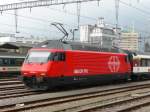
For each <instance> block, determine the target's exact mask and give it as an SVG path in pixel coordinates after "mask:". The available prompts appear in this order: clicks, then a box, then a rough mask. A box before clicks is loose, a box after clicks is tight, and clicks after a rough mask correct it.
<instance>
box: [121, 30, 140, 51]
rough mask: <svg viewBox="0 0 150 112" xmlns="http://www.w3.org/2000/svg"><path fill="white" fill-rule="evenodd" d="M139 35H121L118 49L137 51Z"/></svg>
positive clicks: (128, 33)
mask: <svg viewBox="0 0 150 112" xmlns="http://www.w3.org/2000/svg"><path fill="white" fill-rule="evenodd" d="M139 38H140V36H139V34H138V33H136V32H127V33H121V40H120V45H119V47H120V48H122V49H125V50H131V51H139V47H140V46H139Z"/></svg>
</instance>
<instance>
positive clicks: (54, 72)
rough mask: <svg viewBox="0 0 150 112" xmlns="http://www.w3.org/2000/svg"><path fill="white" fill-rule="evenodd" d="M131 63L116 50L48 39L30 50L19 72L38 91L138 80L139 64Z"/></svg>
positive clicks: (131, 60)
mask: <svg viewBox="0 0 150 112" xmlns="http://www.w3.org/2000/svg"><path fill="white" fill-rule="evenodd" d="M136 58H137V57H136ZM133 60H134V58H133V56H132V55H131V54H130V55H129V53H123V52H122V53H121V52H120V50H118V49H102V48H99V47H97V46H94V45H89V44H83V43H82V44H81V43H77V42H65V41H57V40H49V41H46V42H43V43H40V44H38V45H37V46H35V47H34V48H32V49H31V50H30V51H29V53H28V55H27V57H26V59H25V61H24V64H23V66H22V68H21V73H22V77H23V82H24V83H25V84H26V85H27V86H28V87H31V88H34V89H40V90H46V89H49V88H53V87H56V86H59V85H65V84H81V83H92V84H93V83H99V82H107V81H112V80H128V79H129V78H132V79H133V80H137V79H138V76H139V75H137V74H139V73H140V74H141V72H139V71H140V70H139V68H137V66H140V65H139V63H138V62H137V61H133ZM135 60H137V59H135ZM138 61H139V60H138ZM136 63H137V65H136ZM137 69H138V70H137ZM148 72H150V71H149V70H148ZM145 74H147V71H145Z"/></svg>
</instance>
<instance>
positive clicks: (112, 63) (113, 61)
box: [108, 56, 120, 72]
mask: <svg viewBox="0 0 150 112" xmlns="http://www.w3.org/2000/svg"><path fill="white" fill-rule="evenodd" d="M108 67H109V70H110V71H111V72H118V71H119V68H120V60H119V58H118V56H111V57H110V58H109V61H108Z"/></svg>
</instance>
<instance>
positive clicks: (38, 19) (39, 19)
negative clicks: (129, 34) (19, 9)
mask: <svg viewBox="0 0 150 112" xmlns="http://www.w3.org/2000/svg"><path fill="white" fill-rule="evenodd" d="M120 2H121V3H123V4H125V5H128V6H130V7H132V8H136V9H137V10H139V8H137V7H135V6H134V7H133V6H131V5H129V4H128V3H126V2H123V1H120ZM140 12H143V13H145V14H150V13H149V12H145V10H142V9H140ZM65 13H66V12H65ZM9 14H11V13H9ZM11 15H14V14H11ZM72 15H74V14H72ZM18 16H19V17H24V18H28V19H32V20H37V21H43V22H50V21H49V20H45V19H41V18H35V17H28V16H23V15H18ZM80 17H83V18H87V19H91V20H97V19H96V18H93V17H88V16H82V15H80ZM111 24H113V23H111ZM65 25H68V24H65ZM70 26H71V25H70ZM119 26H122V27H124V26H123V25H119ZM136 29H137V28H136ZM138 30H139V29H138ZM141 31H142V32H143V30H141ZM144 32H145V31H144ZM145 33H147V32H145Z"/></svg>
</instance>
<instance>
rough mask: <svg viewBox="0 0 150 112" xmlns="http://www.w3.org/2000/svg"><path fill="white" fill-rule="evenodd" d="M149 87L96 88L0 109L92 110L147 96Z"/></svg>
mask: <svg viewBox="0 0 150 112" xmlns="http://www.w3.org/2000/svg"><path fill="white" fill-rule="evenodd" d="M149 88H150V84H142V85H132V86H126V87H118V88H113V89H106V90H99V91H98V90H97V91H93V92H84V93H78V94H72V95H64V96H56V97H51V98H45V99H36V100H30V101H29V100H28V101H25V100H24V101H23V102H19V103H18V104H16V103H14V104H8V105H1V106H0V109H1V110H0V111H1V112H12V111H13V112H18V111H24V110H26V111H27V110H29V111H31V109H32V111H33V112H34V111H37V109H40V108H41V107H42V109H44V107H46V110H42V111H44V112H46V111H47V110H48V109H49V110H51V111H68V112H73V111H75V112H76V111H79V112H87V111H91V110H90V109H92V110H94V109H96V107H100V106H103V107H104V106H107V107H108V105H109V106H110V102H113V103H115V102H118V103H119V104H120V102H121V101H122V102H123V101H125V99H126V100H128V101H129V100H133V99H135V100H137V98H141V99H142V98H144V97H145V98H149V97H150V94H146V93H150V89H149ZM143 91H144V92H143ZM131 93H132V94H141V95H140V96H139V97H132V96H131ZM119 101H120V102H119ZM112 105H113V104H112ZM94 106H95V107H94ZM85 107H86V108H85ZM87 107H88V108H87Z"/></svg>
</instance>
